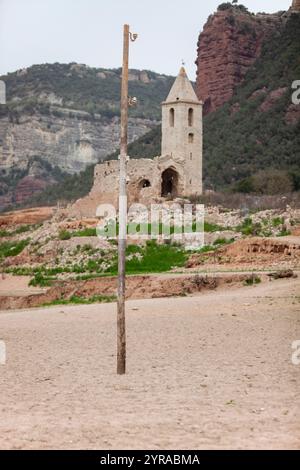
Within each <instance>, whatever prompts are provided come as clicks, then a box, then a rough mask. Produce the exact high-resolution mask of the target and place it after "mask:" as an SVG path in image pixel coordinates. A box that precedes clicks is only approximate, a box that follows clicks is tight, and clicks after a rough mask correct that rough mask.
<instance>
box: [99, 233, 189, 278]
mask: <svg viewBox="0 0 300 470" xmlns="http://www.w3.org/2000/svg"><path fill="white" fill-rule="evenodd" d="M129 250H132V248H129ZM138 254H139V255H140V256H139V257H133V258H132V259H130V260H129V261H127V263H126V272H127V273H128V274H143V273H162V272H167V271H170V270H171V269H172V268H175V267H182V266H184V264H185V263H186V260H187V257H188V254H187V252H186V251H184V250H183V249H182V248H180V247H178V246H174V245H158V244H157V243H156V242H155V241H151V242H148V243H147V245H146V247H144V248H141V250H140V251H139V252H138ZM107 273H109V274H112V275H115V274H117V263H116V262H115V264H114V265H112V267H111V268H110V269H109V270H108V271H107Z"/></svg>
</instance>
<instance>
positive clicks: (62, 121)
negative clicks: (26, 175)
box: [0, 109, 158, 174]
mask: <svg viewBox="0 0 300 470" xmlns="http://www.w3.org/2000/svg"><path fill="white" fill-rule="evenodd" d="M60 114H62V113H61V109H60ZM71 114H72V117H70V112H69V110H66V111H65V116H63V115H60V116H59V117H55V118H54V117H53V116H45V115H42V114H34V115H32V116H26V115H23V116H21V117H20V119H19V120H18V122H17V123H16V122H11V121H10V119H9V118H8V117H5V118H2V119H0V142H1V146H0V153H1V154H0V171H1V172H2V174H3V173H4V172H5V171H7V172H9V171H10V170H11V169H12V168H18V169H19V170H24V169H26V168H27V165H28V160H29V159H30V158H33V157H41V158H43V159H44V160H46V161H47V162H48V163H49V164H50V165H52V166H53V167H55V166H57V167H59V168H60V169H61V170H62V171H64V172H67V173H76V172H78V171H81V170H83V169H84V168H85V167H86V166H87V165H89V164H92V163H96V162H98V161H99V160H101V159H104V158H105V157H106V156H107V155H108V154H110V153H112V152H113V151H115V150H116V149H117V148H118V145H119V127H120V124H119V118H117V117H115V118H113V119H110V120H107V119H101V117H99V118H94V119H93V120H90V119H85V117H86V116H88V115H87V113H83V112H78V111H72V113H71ZM156 124H158V122H157V121H151V120H148V119H141V118H131V119H129V140H130V141H133V140H135V139H137V138H139V137H141V136H142V135H144V134H145V133H146V132H147V131H149V130H150V129H151V128H152V127H153V126H154V125H156Z"/></svg>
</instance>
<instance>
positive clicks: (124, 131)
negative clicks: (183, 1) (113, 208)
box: [117, 24, 137, 375]
mask: <svg viewBox="0 0 300 470" xmlns="http://www.w3.org/2000/svg"><path fill="white" fill-rule="evenodd" d="M136 38H137V35H136V34H131V33H130V30H129V25H127V24H126V25H124V50H123V71H122V92H121V149H120V150H121V151H120V187H119V244H118V257H119V258H118V318H117V335H118V339H117V343H118V346H117V350H118V351H117V373H118V374H119V375H124V374H125V373H126V322H125V287H126V285H125V262H126V239H127V191H126V184H127V174H126V166H127V141H128V64H129V40H130V39H131V40H132V41H135V40H136Z"/></svg>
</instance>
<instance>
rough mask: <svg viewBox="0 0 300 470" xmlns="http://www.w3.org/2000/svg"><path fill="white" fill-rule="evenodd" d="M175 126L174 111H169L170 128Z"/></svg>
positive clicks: (172, 109)
mask: <svg viewBox="0 0 300 470" xmlns="http://www.w3.org/2000/svg"><path fill="white" fill-rule="evenodd" d="M174 125H175V109H174V108H171V109H170V127H174Z"/></svg>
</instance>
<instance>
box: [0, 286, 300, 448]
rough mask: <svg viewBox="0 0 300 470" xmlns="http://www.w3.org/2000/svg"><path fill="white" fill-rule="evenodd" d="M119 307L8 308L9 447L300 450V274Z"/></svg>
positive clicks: (0, 322) (1, 443) (4, 416)
mask: <svg viewBox="0 0 300 470" xmlns="http://www.w3.org/2000/svg"><path fill="white" fill-rule="evenodd" d="M137 309H138V310H137ZM115 310H116V307H115V305H114V304H110V305H95V306H78V307H58V308H52V309H40V310H31V311H22V312H10V313H5V312H3V313H1V314H0V339H2V340H5V342H6V345H7V352H8V360H7V364H6V365H5V366H0V413H1V414H0V448H1V449H11V448H14V449H31V448H38V449H49V448H50V449H53V448H59V449H66V448H70V449H78V448H83V449H86V448H89V449H101V448H102V449H122V448H123V449H139V448H142V449H143V448H144V449H149V448H152V449H168V448H173V449H193V448H195V449H206V448H209V449H219V448H242V449H246V448H258V449H260V448H272V449H278V448H293V449H296V448H300V404H299V401H300V398H299V386H300V366H293V365H292V362H291V356H292V348H291V344H292V342H293V341H295V340H297V339H299V340H300V280H299V279H296V280H290V281H288V280H283V281H276V282H270V283H269V284H263V285H259V286H257V287H245V288H240V289H230V290H228V291H218V292H210V293H205V294H202V295H200V296H197V297H190V298H179V299H164V300H160V299H157V300H139V301H131V302H128V309H127V310H128V315H127V317H128V322H127V323H128V375H127V376H126V377H117V376H116V375H115V366H116V358H115V333H116V332H115Z"/></svg>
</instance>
